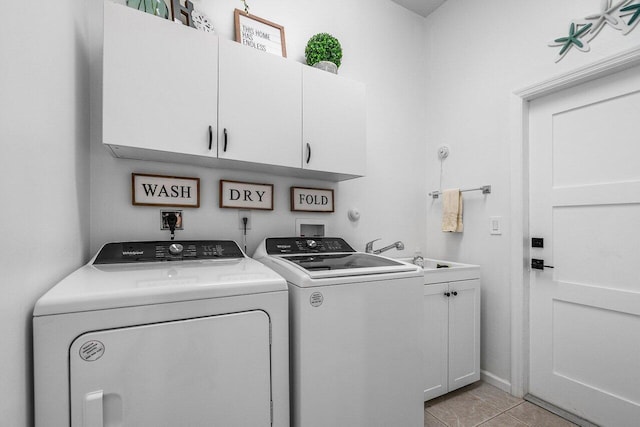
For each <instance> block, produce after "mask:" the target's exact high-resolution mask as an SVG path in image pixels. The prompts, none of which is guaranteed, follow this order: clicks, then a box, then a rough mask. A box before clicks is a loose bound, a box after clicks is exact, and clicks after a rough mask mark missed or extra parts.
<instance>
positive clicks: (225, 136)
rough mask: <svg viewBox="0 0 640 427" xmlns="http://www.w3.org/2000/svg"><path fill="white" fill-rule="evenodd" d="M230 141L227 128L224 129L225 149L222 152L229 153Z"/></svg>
mask: <svg viewBox="0 0 640 427" xmlns="http://www.w3.org/2000/svg"><path fill="white" fill-rule="evenodd" d="M228 140H229V137H228V135H227V128H224V147H223V149H222V151H224V152H225V153H226V152H227V141H228Z"/></svg>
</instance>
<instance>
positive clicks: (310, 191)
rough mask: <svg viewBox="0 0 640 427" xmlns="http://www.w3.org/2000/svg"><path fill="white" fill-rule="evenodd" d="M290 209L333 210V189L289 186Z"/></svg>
mask: <svg viewBox="0 0 640 427" xmlns="http://www.w3.org/2000/svg"><path fill="white" fill-rule="evenodd" d="M291 210H292V211H299V212H333V211H334V206H333V190H332V189H324V188H304V187H291Z"/></svg>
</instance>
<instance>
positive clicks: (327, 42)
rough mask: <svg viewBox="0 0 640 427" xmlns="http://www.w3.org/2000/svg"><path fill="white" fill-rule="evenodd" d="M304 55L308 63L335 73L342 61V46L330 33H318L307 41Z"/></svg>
mask: <svg viewBox="0 0 640 427" xmlns="http://www.w3.org/2000/svg"><path fill="white" fill-rule="evenodd" d="M304 56H305V57H306V59H307V64H308V65H311V66H314V67H316V68H321V69H323V70H325V71H330V72H332V73H334V74H335V73H337V72H338V67H340V63H341V61H342V46H340V42H339V41H338V39H337V38H335V37H333V36H332V35H331V34H328V33H318V34H316V35H315V36H313V37H311V38H310V39H309V41H308V42H307V47H306V49H305V50H304Z"/></svg>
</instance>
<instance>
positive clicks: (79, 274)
mask: <svg viewBox="0 0 640 427" xmlns="http://www.w3.org/2000/svg"><path fill="white" fill-rule="evenodd" d="M287 300H288V292H287V285H286V282H285V281H284V279H282V277H280V276H278V275H277V274H276V273H274V272H273V271H272V270H270V269H268V268H266V267H265V266H264V265H262V264H260V263H259V262H257V261H255V260H252V259H251V258H248V257H246V256H245V255H244V253H243V252H242V251H241V250H240V248H239V247H238V245H237V244H236V243H234V242H232V241H217V240H216V241H182V242H124V243H109V244H107V245H105V246H104V247H103V248H102V249H101V250H100V252H99V253H98V254H97V255H96V256H95V257H94V258H93V259H92V260H91V261H90V262H89V263H88V264H87V265H85V266H83V267H81V268H80V269H78V270H77V271H75V272H74V273H72V274H71V275H69V276H68V277H67V278H65V279H63V280H62V281H61V282H60V283H58V284H57V285H56V286H54V287H53V288H52V289H51V290H50V291H49V292H47V293H46V294H45V295H44V296H43V297H42V298H40V300H38V302H37V303H36V306H35V309H34V313H33V315H34V318H33V334H34V369H35V419H36V426H37V427H63V426H64V427H69V426H71V427H80V426H83V427H98V426H100V427H102V426H105V427H107V426H135V427H162V426H166V427H176V426H189V427H198V426H203V427H204V426H214V425H215V426H225V427H233V426H236V427H248V426H251V427H254V426H255V427H258V426H264V427H268V426H271V425H273V426H281V427H287V426H288V425H289V375H288V372H289V370H288V369H289V367H288V315H287Z"/></svg>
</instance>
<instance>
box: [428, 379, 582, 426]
mask: <svg viewBox="0 0 640 427" xmlns="http://www.w3.org/2000/svg"><path fill="white" fill-rule="evenodd" d="M575 425H576V424H573V423H570V422H569V421H567V420H565V419H564V418H560V417H558V416H557V415H555V414H552V413H551V412H549V411H547V410H545V409H542V408H540V407H539V406H536V405H533V404H531V403H529V402H525V401H524V400H522V399H518V398H516V397H513V396H511V395H510V394H508V393H505V392H504V391H502V390H500V389H498V388H496V387H494V386H492V385H489V384H487V383H485V382H482V381H479V382H477V383H475V384H471V385H468V386H466V387H463V388H461V389H459V390H456V391H454V392H452V393H449V394H446V395H444V396H440V397H438V398H435V399H432V400H430V401H428V402H425V403H424V427H445V426H447V427H474V426H482V427H556V426H557V427H570V426H575Z"/></svg>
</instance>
